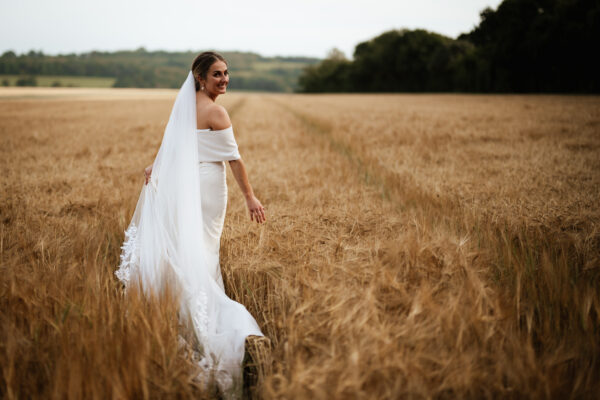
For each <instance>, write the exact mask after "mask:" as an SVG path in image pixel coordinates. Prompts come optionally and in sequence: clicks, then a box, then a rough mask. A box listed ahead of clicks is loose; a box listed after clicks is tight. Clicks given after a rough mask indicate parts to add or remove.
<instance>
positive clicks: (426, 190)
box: [0, 89, 600, 399]
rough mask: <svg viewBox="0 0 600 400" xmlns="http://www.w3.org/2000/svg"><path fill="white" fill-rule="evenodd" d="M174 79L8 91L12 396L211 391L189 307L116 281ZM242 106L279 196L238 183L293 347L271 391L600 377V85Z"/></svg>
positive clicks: (250, 236)
mask: <svg viewBox="0 0 600 400" xmlns="http://www.w3.org/2000/svg"><path fill="white" fill-rule="evenodd" d="M174 93H175V92H173V91H160V92H157V91H150V90H148V91H137V92H136V91H110V90H104V91H99V92H98V91H96V92H89V93H80V92H77V91H73V92H70V91H69V90H66V89H63V90H62V91H61V92H60V93H59V92H52V91H50V92H48V90H46V91H44V92H43V93H42V92H39V93H36V91H31V92H27V93H25V92H21V93H20V94H19V92H14V93H13V92H11V93H8V94H7V93H5V94H4V96H9V95H10V96H11V97H10V98H5V99H3V100H0V104H1V108H0V144H1V150H0V151H1V152H2V158H1V160H0V163H1V166H2V181H1V184H0V195H1V200H0V219H1V221H2V223H1V225H0V229H1V230H0V239H1V240H0V260H1V265H2V266H1V278H0V299H1V309H0V326H1V327H2V331H1V333H0V335H1V336H0V368H1V371H2V378H1V381H0V382H1V385H0V393H1V394H2V396H3V397H6V398H26V397H33V398H99V399H102V398H107V397H114V398H182V397H183V398H188V397H207V398H210V397H211V391H210V389H207V388H203V387H201V386H200V385H199V384H198V383H197V382H196V381H195V380H194V379H193V378H194V375H195V369H194V368H195V367H194V365H193V361H192V360H191V358H190V355H189V354H187V352H186V351H185V349H182V348H180V347H178V345H177V334H178V329H180V327H178V324H177V318H176V312H175V308H174V302H173V301H171V300H170V298H169V297H167V298H165V299H163V301H159V302H156V301H151V300H147V299H144V298H142V297H140V296H136V295H132V296H130V298H124V297H123V295H122V291H121V287H120V286H119V284H118V282H117V281H116V279H115V277H114V275H113V271H114V269H115V268H116V265H117V264H118V261H119V260H118V257H119V254H120V249H119V246H120V245H121V242H122V239H123V229H124V228H125V227H126V225H127V223H128V222H129V218H130V216H131V213H132V212H133V208H134V206H135V200H136V199H137V196H138V194H139V190H140V188H141V186H142V182H143V174H142V170H143V167H144V166H146V165H147V164H149V163H150V162H151V161H152V159H153V157H154V155H155V153H156V150H157V149H158V146H159V144H160V140H161V138H162V132H163V129H164V126H165V124H166V121H167V118H168V115H169V112H170V108H171V105H172V101H173V98H174ZM2 95H3V92H0V96H2ZM28 96H34V97H32V98H29V97H28ZM35 96H38V97H35ZM219 100H220V101H221V98H220V99H219ZM222 100H223V104H225V105H226V107H227V108H228V110H229V111H230V115H231V117H232V120H233V124H234V125H235V130H236V137H237V140H238V144H239V147H240V152H241V154H242V156H243V157H244V159H245V160H246V164H247V167H248V171H249V175H250V180H251V182H252V184H253V186H254V189H255V192H256V194H257V196H258V197H259V198H260V199H261V201H262V202H263V204H264V205H265V206H266V208H267V213H268V217H267V218H268V220H267V223H266V224H265V225H262V226H257V225H252V224H251V223H250V221H249V217H248V215H247V212H246V210H245V205H244V202H243V201H242V198H241V196H239V192H238V189H237V188H236V187H234V186H235V181H234V180H233V179H232V177H231V176H230V177H229V180H228V182H229V185H230V187H229V191H230V200H229V208H228V215H227V219H226V223H225V230H224V233H223V238H222V247H221V257H222V268H223V274H224V279H225V283H226V290H227V293H228V294H229V295H230V296H231V297H232V298H234V299H236V300H238V301H240V302H241V303H243V304H245V305H246V307H247V308H248V309H249V311H250V312H251V313H252V314H253V315H254V316H255V317H256V319H257V321H258V323H259V325H260V326H261V328H262V330H263V332H264V333H265V334H266V335H267V336H269V337H270V338H271V341H272V344H273V349H272V356H273V357H272V358H273V365H272V366H270V367H272V368H266V369H265V371H267V373H266V376H263V377H262V380H261V382H260V383H259V387H258V389H257V390H258V394H259V395H260V396H261V397H263V398H288V399H291V398H312V399H314V398H318V399H332V398H340V399H342V398H343V399H346V398H353V399H363V398H364V399H375V398H377V399H379V398H389V399H395V398H481V397H490V398H497V397H541V398H551V397H554V398H556V397H562V396H572V397H589V398H592V397H593V396H595V394H596V393H597V392H598V390H600V384H599V383H598V382H599V381H600V373H599V371H600V366H599V365H598V363H599V360H598V357H599V356H600V349H599V339H600V337H599V336H600V335H599V332H598V330H599V328H600V325H599V319H600V295H599V293H600V268H599V266H600V258H599V257H600V240H599V237H600V233H599V230H598V226H599V217H600V215H599V212H600V211H599V207H598V205H599V204H598V198H600V193H599V192H600V173H599V172H598V171H600V157H599V155H600V154H599V153H600V135H599V134H600V112H599V110H600V99H598V98H597V97H571V96H461V95H267V94H237V93H234V94H228V95H226V96H224V97H223V98H222Z"/></svg>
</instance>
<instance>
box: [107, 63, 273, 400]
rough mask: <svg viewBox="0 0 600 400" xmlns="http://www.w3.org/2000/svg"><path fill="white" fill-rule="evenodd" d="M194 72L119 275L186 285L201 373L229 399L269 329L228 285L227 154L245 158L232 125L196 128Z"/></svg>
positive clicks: (130, 281)
mask: <svg viewBox="0 0 600 400" xmlns="http://www.w3.org/2000/svg"><path fill="white" fill-rule="evenodd" d="M195 94H196V92H195V87H194V79H193V76H192V73H191V71H190V72H189V73H188V77H187V79H186V81H185V82H184V84H183V85H182V87H181V89H180V91H179V94H178V95H177V99H176V100H175V104H174V106H173V110H172V112H171V116H170V118H169V123H168V124H167V127H166V129H165V133H164V136H163V140H162V143H161V146H160V149H159V151H158V154H157V156H156V159H155V161H154V164H153V170H152V176H151V178H150V182H149V184H147V185H144V186H142V190H141V193H140V196H139V199H138V202H137V205H136V209H135V212H134V214H133V217H132V220H131V223H130V224H129V226H128V228H127V230H126V231H125V241H124V243H123V246H122V253H121V263H120V265H119V268H118V270H117V271H116V272H115V274H116V276H117V277H118V278H119V280H121V281H122V282H123V283H124V285H125V287H126V289H129V288H130V287H131V286H132V285H134V284H140V285H141V287H142V288H143V290H144V292H145V293H146V294H147V295H152V294H160V293H161V291H162V290H163V289H164V285H165V282H166V281H167V277H174V278H175V283H176V284H177V288H178V290H180V291H181V303H180V310H179V316H180V318H181V319H183V320H184V322H186V324H184V326H185V325H189V326H191V327H192V329H193V332H194V334H195V336H196V338H197V339H198V343H199V344H200V346H201V347H200V348H199V349H197V350H198V351H199V352H200V354H201V360H200V361H199V365H200V366H201V367H202V371H203V372H202V374H201V376H200V378H201V379H202V380H203V381H205V382H207V381H208V379H210V378H211V377H214V378H215V380H216V382H217V384H218V385H219V387H220V389H221V391H222V392H223V394H224V396H225V397H226V398H238V397H240V396H241V392H242V374H241V372H242V369H241V368H242V365H241V363H242V359H243V356H244V342H245V338H246V337H247V336H249V335H257V336H262V333H261V331H260V328H259V327H258V325H257V323H256V321H255V320H254V318H253V317H252V315H250V313H249V312H248V311H247V310H246V308H245V307H244V306H243V305H241V304H240V303H237V302H235V301H233V300H231V299H230V298H229V297H227V295H226V294H225V292H224V290H223V280H222V276H221V271H220V264H219V247H220V239H221V233H222V231H223V223H224V220H225V211H226V207H227V184H226V170H225V161H228V160H236V159H239V158H240V155H239V152H238V148H237V144H236V142H235V138H234V135H233V127H229V128H227V129H223V130H214V131H213V130H207V129H205V130H200V129H196V97H195Z"/></svg>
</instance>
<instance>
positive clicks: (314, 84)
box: [299, 0, 600, 93]
mask: <svg viewBox="0 0 600 400" xmlns="http://www.w3.org/2000/svg"><path fill="white" fill-rule="evenodd" d="M480 16H481V19H480V22H479V25H478V26H477V27H475V28H474V29H473V30H472V31H471V32H469V33H466V34H462V35H460V36H459V37H458V38H456V39H452V38H448V37H445V36H443V35H439V34H437V33H432V32H428V31H425V30H421V29H417V30H392V31H388V32H385V33H383V34H381V35H379V36H377V37H375V38H373V39H371V40H369V41H366V42H363V43H360V44H358V45H357V46H356V47H355V50H354V57H353V60H352V61H350V60H347V59H346V58H345V57H344V55H343V53H341V52H339V51H337V50H335V49H334V50H333V51H332V52H330V54H329V55H328V57H327V58H326V59H325V60H323V61H322V62H321V63H319V64H316V65H312V66H308V67H306V68H305V70H304V71H303V73H302V75H301V76H300V78H299V87H300V91H303V92H448V91H450V92H517V93H519V92H556V93H597V92H599V91H600V79H599V73H600V72H599V71H600V62H599V61H598V60H599V59H600V58H599V57H598V56H597V53H598V51H597V50H594V49H597V47H596V46H597V43H596V42H597V40H598V39H600V1H598V0H504V1H503V2H502V3H501V4H500V5H499V6H498V8H497V9H496V10H492V9H490V8H487V9H485V10H483V11H482V12H481V14H480Z"/></svg>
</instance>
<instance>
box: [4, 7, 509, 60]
mask: <svg viewBox="0 0 600 400" xmlns="http://www.w3.org/2000/svg"><path fill="white" fill-rule="evenodd" d="M500 2H501V1H500V0H455V1H448V0H412V1H408V0H395V1H394V0H363V1H359V0H304V1H294V2H292V1H285V0H279V1H276V0H244V1H240V0H230V1H205V0H162V1H159V0H95V1H90V0H0V52H4V51H6V50H13V51H16V52H17V53H22V52H27V51H29V50H32V49H33V50H36V51H39V50H42V51H43V52H44V53H46V54H58V53H71V52H75V53H81V52H87V51H91V50H106V51H112V50H126V49H129V50H134V49H136V48H138V47H140V46H144V47H145V48H146V49H147V50H194V51H197V50H206V49H215V50H219V51H229V50H240V51H254V52H256V53H259V54H261V55H264V56H274V55H282V56H292V55H302V56H313V57H320V58H322V57H325V56H326V54H327V52H328V51H329V50H330V49H332V48H333V47H337V48H339V49H340V50H342V51H343V52H344V53H345V54H346V56H348V57H349V58H351V57H352V53H353V52H354V46H356V45H357V44H358V43H360V42H362V41H365V40H368V39H371V38H373V37H375V36H377V35H379V34H380V33H383V32H385V31H387V30H390V29H400V28H409V29H415V28H424V29H427V30H430V31H433V32H437V33H441V34H444V35H447V36H450V37H456V36H458V35H459V34H460V33H463V32H468V31H470V30H471V29H472V28H473V27H474V26H476V25H477V24H478V22H479V12H480V11H481V10H483V9H484V8H485V7H488V6H489V7H492V8H496V7H497V6H498V4H499V3H500Z"/></svg>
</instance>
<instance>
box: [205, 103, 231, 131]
mask: <svg viewBox="0 0 600 400" xmlns="http://www.w3.org/2000/svg"><path fill="white" fill-rule="evenodd" d="M207 111H208V123H209V124H210V126H211V128H212V129H213V130H219V129H225V128H229V127H230V126H231V120H230V119H229V114H228V113H227V110H226V109H225V107H223V106H222V105H220V104H212V105H211V106H210V108H209V109H208V110H207Z"/></svg>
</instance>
